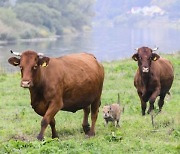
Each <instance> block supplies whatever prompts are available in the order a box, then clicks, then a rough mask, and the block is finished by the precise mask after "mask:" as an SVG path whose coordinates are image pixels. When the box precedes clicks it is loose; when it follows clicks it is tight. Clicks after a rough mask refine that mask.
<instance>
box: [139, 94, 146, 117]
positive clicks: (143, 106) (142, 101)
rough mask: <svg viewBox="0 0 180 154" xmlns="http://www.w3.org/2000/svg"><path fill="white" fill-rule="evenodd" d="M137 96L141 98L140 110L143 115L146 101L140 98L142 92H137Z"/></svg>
mask: <svg viewBox="0 0 180 154" xmlns="http://www.w3.org/2000/svg"><path fill="white" fill-rule="evenodd" d="M138 95H139V98H140V100H141V111H142V115H143V116H144V115H145V111H146V102H145V101H144V100H143V98H142V93H141V92H138Z"/></svg>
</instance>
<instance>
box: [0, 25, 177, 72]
mask: <svg viewBox="0 0 180 154" xmlns="http://www.w3.org/2000/svg"><path fill="white" fill-rule="evenodd" d="M142 46H148V47H151V48H154V47H159V51H158V53H170V54H171V53H175V52H177V51H179V50H180V30H178V29H166V28H163V26H162V27H160V28H151V29H146V28H127V27H111V28H107V27H96V28H94V29H93V30H92V31H90V32H87V33H83V34H79V35H76V36H68V35H66V36H63V37H60V38H58V39H57V40H56V41H52V40H44V41H37V42H18V43H12V44H0V66H1V67H2V68H3V69H5V70H6V71H13V69H14V67H12V66H11V65H10V64H8V62H7V60H8V58H9V57H11V56H12V55H11V54H10V52H9V51H10V50H11V49H12V50H13V51H16V52H22V51H25V50H34V51H37V52H42V53H44V54H45V55H46V56H50V57H59V56H62V55H66V54H70V53H78V52H89V53H93V54H94V55H95V56H96V57H97V59H98V60H99V61H112V60H120V59H124V58H130V57H131V56H132V54H133V53H134V52H135V50H134V49H135V48H138V47H142Z"/></svg>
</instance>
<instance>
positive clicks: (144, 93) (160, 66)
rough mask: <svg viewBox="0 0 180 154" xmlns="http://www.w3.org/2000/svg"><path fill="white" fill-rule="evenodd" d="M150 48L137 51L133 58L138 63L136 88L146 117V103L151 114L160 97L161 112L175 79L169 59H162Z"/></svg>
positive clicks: (135, 80) (135, 79) (135, 78)
mask: <svg viewBox="0 0 180 154" xmlns="http://www.w3.org/2000/svg"><path fill="white" fill-rule="evenodd" d="M155 50H157V48H156V49H154V50H152V49H150V48H148V47H141V48H139V49H137V53H135V54H134V55H133V56H132V58H133V59H134V60H135V61H137V62H138V69H137V72H136V75H135V77H134V86H135V87H136V89H137V93H138V95H139V98H140V100H141V108H142V115H145V110H146V102H148V101H149V104H150V106H149V110H148V113H150V112H151V111H152V110H153V109H154V102H155V100H156V98H157V97H158V96H160V99H159V101H158V106H159V111H161V109H162V107H163V105H164V98H165V96H166V94H167V93H169V90H170V88H171V85H172V83H173V79H174V73H173V66H172V64H171V62H170V61H169V60H167V59H164V58H161V57H160V56H159V55H158V54H156V53H154V52H153V51H155Z"/></svg>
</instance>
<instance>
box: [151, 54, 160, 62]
mask: <svg viewBox="0 0 180 154" xmlns="http://www.w3.org/2000/svg"><path fill="white" fill-rule="evenodd" d="M159 58H160V56H159V55H158V54H156V53H152V56H151V59H152V60H153V61H156V60H158V59H159Z"/></svg>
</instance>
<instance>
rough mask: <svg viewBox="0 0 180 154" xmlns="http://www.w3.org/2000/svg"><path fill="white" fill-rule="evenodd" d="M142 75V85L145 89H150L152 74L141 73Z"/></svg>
mask: <svg viewBox="0 0 180 154" xmlns="http://www.w3.org/2000/svg"><path fill="white" fill-rule="evenodd" d="M140 74H141V79H142V80H141V81H142V84H143V85H144V86H145V87H148V85H149V80H150V72H148V73H143V72H140Z"/></svg>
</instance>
